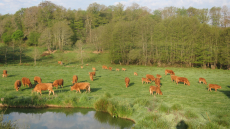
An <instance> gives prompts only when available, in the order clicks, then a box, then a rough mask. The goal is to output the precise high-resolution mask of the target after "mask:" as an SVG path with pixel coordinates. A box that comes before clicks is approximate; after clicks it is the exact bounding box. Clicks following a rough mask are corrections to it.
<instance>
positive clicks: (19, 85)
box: [14, 80, 21, 91]
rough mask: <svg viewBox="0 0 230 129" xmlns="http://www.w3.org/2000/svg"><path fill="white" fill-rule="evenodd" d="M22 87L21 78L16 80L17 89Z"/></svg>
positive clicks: (15, 86)
mask: <svg viewBox="0 0 230 129" xmlns="http://www.w3.org/2000/svg"><path fill="white" fill-rule="evenodd" d="M20 87H21V81H20V80H17V81H15V83H14V88H15V89H16V91H18V89H19V88H20Z"/></svg>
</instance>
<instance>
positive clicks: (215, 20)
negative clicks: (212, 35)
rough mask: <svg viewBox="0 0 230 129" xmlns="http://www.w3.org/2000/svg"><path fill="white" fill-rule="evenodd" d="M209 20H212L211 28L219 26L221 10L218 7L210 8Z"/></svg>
mask: <svg viewBox="0 0 230 129" xmlns="http://www.w3.org/2000/svg"><path fill="white" fill-rule="evenodd" d="M209 14H210V18H211V20H212V25H213V26H219V25H220V18H221V8H220V7H212V8H211V9H210V11H209Z"/></svg>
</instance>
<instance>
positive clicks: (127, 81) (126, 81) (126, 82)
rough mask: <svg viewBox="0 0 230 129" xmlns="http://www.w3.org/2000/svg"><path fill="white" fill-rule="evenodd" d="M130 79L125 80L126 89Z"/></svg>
mask: <svg viewBox="0 0 230 129" xmlns="http://www.w3.org/2000/svg"><path fill="white" fill-rule="evenodd" d="M129 82H130V79H129V78H128V77H126V78H125V85H126V88H127V87H128V86H129Z"/></svg>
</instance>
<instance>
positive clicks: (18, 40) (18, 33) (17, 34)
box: [11, 30, 24, 64]
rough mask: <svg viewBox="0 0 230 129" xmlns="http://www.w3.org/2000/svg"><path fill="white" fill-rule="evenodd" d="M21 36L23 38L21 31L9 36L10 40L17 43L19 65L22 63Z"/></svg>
mask: <svg viewBox="0 0 230 129" xmlns="http://www.w3.org/2000/svg"><path fill="white" fill-rule="evenodd" d="M23 36H24V34H23V32H22V31H21V30H16V31H15V32H14V33H13V34H12V36H11V38H12V39H13V40H14V41H17V43H18V46H19V49H20V64H21V63H22V51H23V44H22V42H23V41H22V39H23Z"/></svg>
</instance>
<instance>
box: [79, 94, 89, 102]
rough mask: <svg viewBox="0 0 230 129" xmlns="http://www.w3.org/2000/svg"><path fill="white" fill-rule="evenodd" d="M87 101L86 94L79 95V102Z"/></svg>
mask: <svg viewBox="0 0 230 129" xmlns="http://www.w3.org/2000/svg"><path fill="white" fill-rule="evenodd" d="M88 101H89V98H88V96H87V95H86V94H83V95H81V97H80V99H79V102H81V103H82V102H88Z"/></svg>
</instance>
